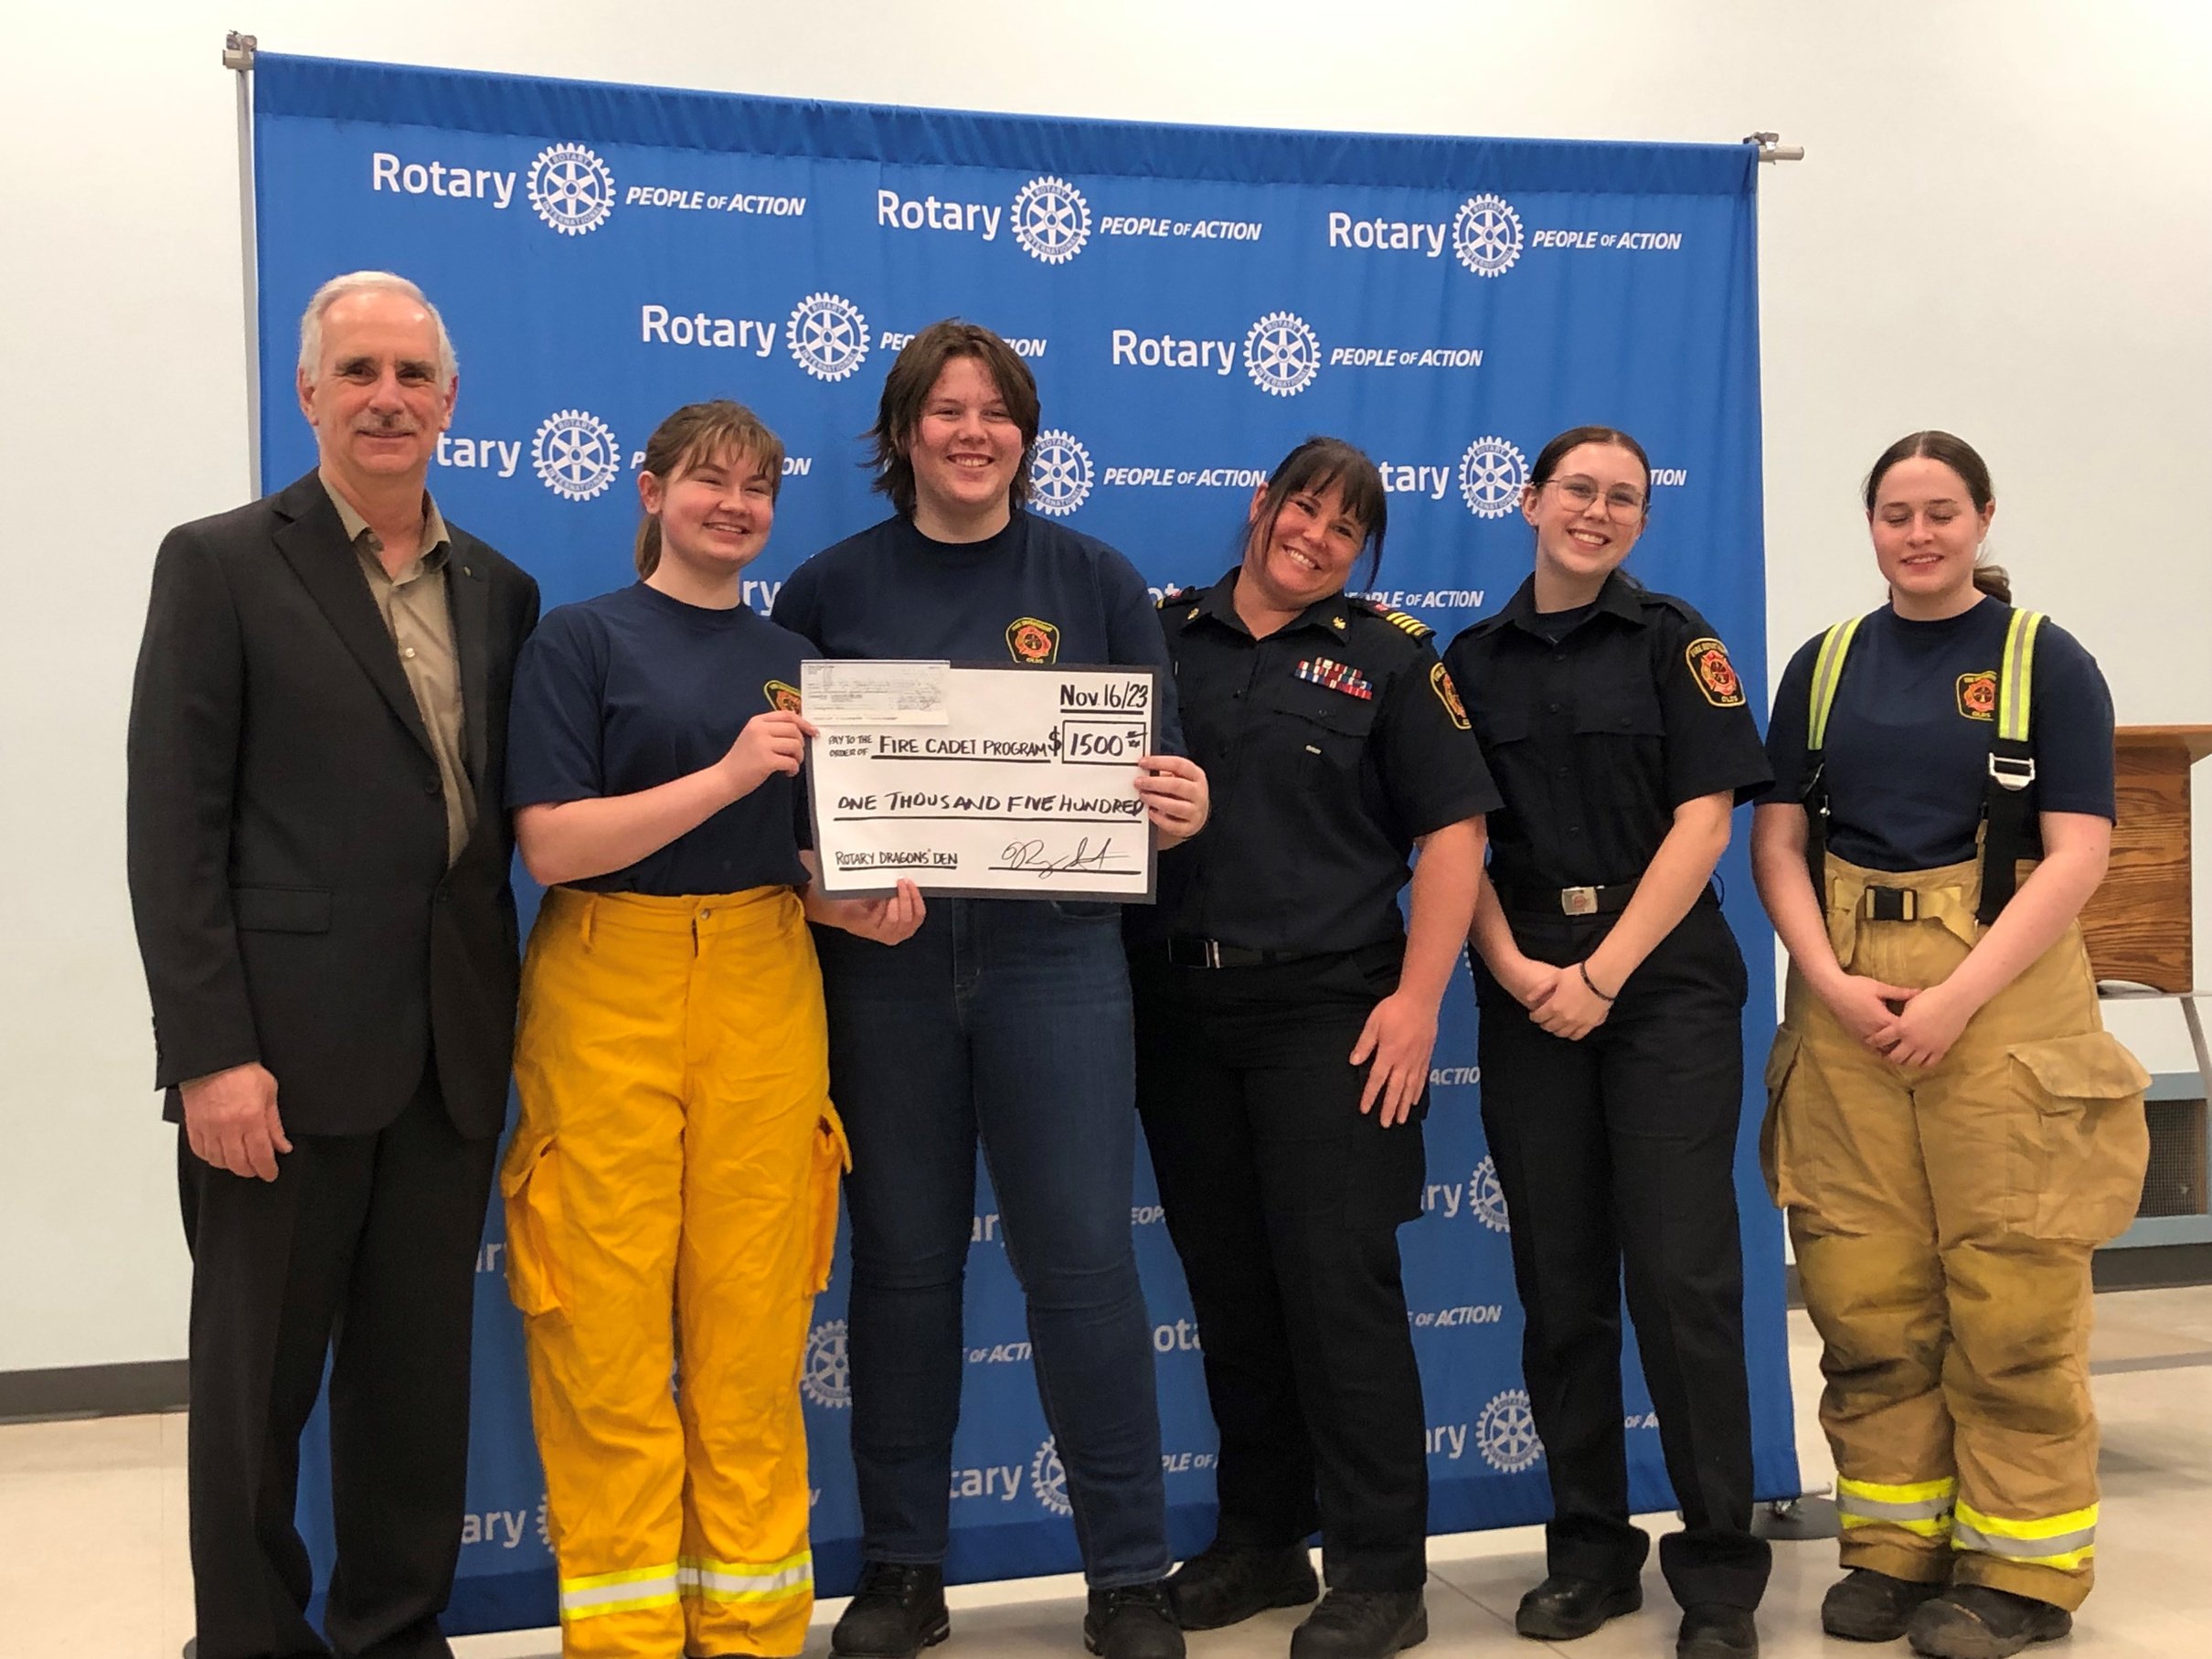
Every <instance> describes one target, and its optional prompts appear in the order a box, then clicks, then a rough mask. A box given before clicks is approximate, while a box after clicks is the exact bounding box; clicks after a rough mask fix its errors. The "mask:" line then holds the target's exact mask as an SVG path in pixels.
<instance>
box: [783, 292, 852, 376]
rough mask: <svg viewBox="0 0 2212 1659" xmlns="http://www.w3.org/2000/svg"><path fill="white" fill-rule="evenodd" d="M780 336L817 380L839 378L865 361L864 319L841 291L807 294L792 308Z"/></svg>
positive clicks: (801, 364)
mask: <svg viewBox="0 0 2212 1659" xmlns="http://www.w3.org/2000/svg"><path fill="white" fill-rule="evenodd" d="M783 337H784V340H785V342H786V343H787V344H788V345H789V346H791V355H792V357H793V358H794V359H796V361H797V362H798V365H799V367H801V368H803V369H804V370H806V372H807V373H808V374H810V375H812V376H814V378H815V379H817V380H842V379H844V378H845V377H846V376H847V375H849V374H851V373H852V372H853V371H854V370H855V369H856V368H858V367H860V366H861V364H862V363H864V362H866V361H867V355H868V320H867V318H866V317H864V316H862V315H861V314H860V307H859V306H857V305H856V304H854V303H852V301H850V300H848V299H846V298H845V296H844V295H843V294H835V293H810V294H808V295H807V296H806V298H804V299H803V300H801V301H800V302H799V303H797V304H796V305H794V306H792V313H791V321H790V322H789V323H788V324H786V325H785V327H784V331H783Z"/></svg>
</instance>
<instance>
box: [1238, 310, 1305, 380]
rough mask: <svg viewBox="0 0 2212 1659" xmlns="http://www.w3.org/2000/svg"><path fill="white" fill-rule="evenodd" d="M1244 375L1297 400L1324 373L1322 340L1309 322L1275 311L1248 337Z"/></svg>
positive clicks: (1284, 312) (1289, 313)
mask: <svg viewBox="0 0 2212 1659" xmlns="http://www.w3.org/2000/svg"><path fill="white" fill-rule="evenodd" d="M1244 372H1245V373H1246V374H1248V375H1250V377H1251V378H1252V384H1253V385H1254V386H1257V387H1258V388H1260V390H1261V391H1263V392H1266V393H1268V394H1270V395H1271V396H1272V397H1277V398H1295V397H1296V396H1297V395H1298V394H1299V393H1300V392H1302V391H1303V390H1305V388H1307V387H1309V386H1311V385H1313V377H1314V376H1315V375H1317V374H1319V373H1320V372H1321V339H1320V336H1319V335H1315V334H1314V332H1313V330H1312V329H1311V328H1309V327H1307V326H1306V323H1305V319H1304V318H1303V317H1301V316H1297V315H1295V314H1292V313H1291V312H1287V311H1271V312H1269V313H1268V314H1267V315H1265V316H1264V317H1261V318H1260V320H1259V321H1258V322H1257V323H1255V324H1252V325H1251V327H1250V330H1249V331H1247V333H1246V334H1245V336H1244Z"/></svg>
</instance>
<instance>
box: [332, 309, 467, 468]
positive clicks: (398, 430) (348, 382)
mask: <svg viewBox="0 0 2212 1659" xmlns="http://www.w3.org/2000/svg"><path fill="white" fill-rule="evenodd" d="M298 386H299V394H300V408H301V409H302V410H303V412H304V413H305V415H306V416H307V420H308V424H309V425H311V426H313V427H314V429H315V447H316V449H317V450H318V451H319V452H320V453H321V456H322V464H323V467H324V471H326V472H328V473H332V474H333V475H334V476H335V477H336V478H337V479H338V480H339V482H340V483H341V484H346V485H348V486H350V488H351V492H352V493H354V494H356V495H358V494H361V493H363V492H364V491H374V490H378V489H381V488H384V487H386V486H387V485H388V483H389V481H391V480H393V479H405V478H408V477H409V476H411V477H412V478H413V480H414V481H415V483H416V484H417V485H418V487H419V486H420V483H421V480H422V478H423V476H424V474H425V473H427V472H428V471H429V469H430V463H431V455H432V453H433V452H435V451H436V450H437V447H438V436H439V434H440V433H441V432H442V431H445V429H446V424H447V422H449V421H450V420H452V416H453V399H454V396H455V394H456V393H457V392H458V391H459V390H460V386H461V382H460V378H459V377H457V376H456V377H454V378H450V379H442V380H441V377H440V375H439V372H438V325H437V324H436V323H435V322H434V321H433V320H432V319H431V314H430V313H429V312H428V311H426V310H425V309H423V307H422V305H421V303H420V302H419V301H416V300H413V299H410V298H409V297H408V296H407V295H405V294H402V293H397V292H391V291H389V290H384V289H368V290H366V291H363V292H356V293H349V294H346V295H344V296H343V297H341V298H339V299H337V300H335V301H333V302H332V303H331V305H330V308H329V309H328V310H327V311H325V312H324V314H323V346H322V352H321V356H320V359H319V361H318V362H317V363H316V364H315V366H314V372H313V375H312V376H311V375H310V374H309V371H308V370H306V369H304V368H303V369H301V370H300V371H299V379H298Z"/></svg>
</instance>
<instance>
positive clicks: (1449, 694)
mask: <svg viewBox="0 0 2212 1659" xmlns="http://www.w3.org/2000/svg"><path fill="white" fill-rule="evenodd" d="M1429 689H1430V690H1431V691H1433V692H1435V693H1436V700H1437V701H1438V702H1440V703H1441V704H1442V705H1443V706H1444V712H1445V713H1446V714H1448V715H1450V716H1451V717H1452V724H1453V725H1454V726H1456V727H1458V728H1460V729H1461V730H1462V731H1467V730H1469V729H1471V728H1470V727H1469V726H1468V724H1467V707H1466V705H1465V704H1463V703H1462V702H1461V701H1460V691H1459V687H1458V686H1454V685H1453V684H1452V675H1451V674H1450V673H1449V672H1448V671H1447V670H1446V669H1445V667H1444V665H1443V664H1441V663H1432V664H1430V667H1429Z"/></svg>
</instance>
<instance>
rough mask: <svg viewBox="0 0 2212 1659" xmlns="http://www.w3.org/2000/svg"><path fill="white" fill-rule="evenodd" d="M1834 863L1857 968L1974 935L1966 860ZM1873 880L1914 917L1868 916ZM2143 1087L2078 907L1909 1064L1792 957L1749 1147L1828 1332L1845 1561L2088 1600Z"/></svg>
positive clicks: (1937, 951) (1910, 960)
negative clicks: (2102, 1280)
mask: <svg viewBox="0 0 2212 1659" xmlns="http://www.w3.org/2000/svg"><path fill="white" fill-rule="evenodd" d="M1827 872H1828V878H1827V883H1826V887H1827V891H1826V894H1825V902H1826V908H1827V917H1828V937H1829V941H1830V942H1831V943H1832V944H1834V947H1835V954H1836V960H1837V961H1838V962H1841V963H1842V964H1843V965H1844V967H1845V968H1846V969H1848V970H1849V971H1850V972H1852V973H1860V974H1865V975H1867V976H1869V977H1871V978H1875V979H1879V980H1883V981H1886V982H1888V984H1895V985H1902V986H1911V987H1925V986H1928V985H1932V984H1939V983H1940V982H1941V981H1942V980H1943V979H1944V978H1945V977H1946V976H1947V975H1949V974H1950V973H1951V971H1952V970H1953V969H1955V968H1956V967H1957V966H1958V965H1959V963H1960V962H1962V961H1963V960H1964V959H1965V956H1966V953H1967V952H1968V951H1969V950H1970V949H1971V948H1972V947H1973V943H1974V941H1976V940H1977V939H1979V938H1980V937H1981V934H1982V931H1983V930H1982V929H1981V927H1980V926H1979V925H1978V924H1977V923H1976V921H1975V920H1974V907H1975V904H1976V901H1977V899H1978V897H1979V893H1980V872H1979V866H1978V865H1977V864H1975V863H1971V862H1970V863H1966V864H1960V865H1952V866H1949V867H1945V868H1942V869H1936V870H1922V871H1918V872H1915V873H1913V874H1909V875H1893V874H1888V873H1886V872H1881V871H1876V870H1866V869H1860V868H1859V867H1856V866H1855V865H1850V864H1846V863H1845V862H1844V861H1843V860H1841V859H1839V858H1836V857H1834V856H1831V857H1830V858H1829V860H1828V867H1827ZM1870 888H1896V889H1902V890H1904V891H1905V892H1906V893H1907V894H1909V896H1910V897H1909V898H1908V899H1902V900H1889V901H1887V905H1886V907H1885V908H1891V907H1909V909H1910V911H1911V914H1912V915H1913V918H1914V919H1913V920H1875V919H1874V917H1873V915H1872V914H1871V912H1872V910H1873V909H1874V908H1875V906H1876V904H1877V900H1876V899H1871V898H1869V897H1868V893H1869V889H1870ZM2149 1081H2150V1079H2149V1077H2148V1076H2147V1075H2146V1074H2145V1073H2144V1071H2143V1068H2142V1067H2141V1066H2140V1065H2138V1064H2137V1063H2136V1061H2135V1058H2134V1057H2133V1056H2132V1055H2131V1054H2129V1053H2128V1051H2127V1050H2126V1049H2125V1048H2122V1047H2121V1045H2120V1043H2119V1041H2118V1039H2117V1038H2115V1037H2112V1036H2111V1035H2110V1034H2109V1033H2107V1032H2106V1031H2105V1030H2104V1029H2103V1026H2102V1022H2101V1021H2100V1017H2099V1016H2098V1011H2097V999H2096V986H2095V984H2094V982H2093V980H2092V979H2091V977H2090V965H2089V954H2088V952H2087V951H2086V950H2085V949H2084V948H2083V946H2082V942H2081V932H2080V930H2079V928H2078V927H2068V929H2067V931H2066V932H2065V934H2064V935H2063V936H2062V937H2061V938H2060V939H2059V940H2058V942H2057V943H2056V944H2054V945H2052V946H2051V948H2050V949H2049V950H2048V951H2047V952H2044V954H2043V955H2042V956H2041V957H2039V958H2038V959H2037V961H2036V962H2033V963H2031V964H2030V965H2029V967H2028V968H2027V969H2026V972H2025V973H2022V974H2021V975H2020V977H2019V978H2018V979H2016V980H2015V981H2014V982H2013V984H2010V985H2009V986H2007V987H2006V988H2005V990H2004V991H2003V992H2001V993H1999V994H1997V995H1996V996H1995V997H1994V998H1992V999H1991V1000H1990V1002H1989V1003H1988V1004H1987V1005H1984V1006H1983V1008H1982V1009H1981V1010H1980V1012H1978V1013H1977V1014H1975V1015H1974V1016H1973V1018H1972V1019H1971V1020H1969V1021H1968V1022H1967V1025H1966V1029H1965V1031H1964V1033H1963V1034H1962V1036H1961V1037H1960V1038H1959V1040H1958V1041H1957V1042H1956V1043H1955V1044H1953V1045H1952V1047H1951V1051H1950V1052H1949V1053H1948V1054H1946V1055H1945V1056H1944V1057H1943V1058H1942V1060H1941V1062H1940V1063H1939V1064H1937V1065H1936V1066H1934V1067H1932V1068H1929V1069H1918V1068H1907V1067H1901V1066H1897V1065H1893V1064H1891V1063H1890V1062H1889V1061H1888V1060H1886V1059H1884V1058H1881V1057H1880V1056H1879V1055H1877V1054H1876V1053H1874V1052H1873V1051H1872V1050H1871V1049H1869V1048H1866V1046H1865V1045H1864V1044H1862V1043H1860V1042H1859V1041H1858V1040H1857V1039H1856V1038H1855V1037H1852V1036H1851V1035H1850V1034H1849V1033H1848V1032H1847V1031H1845V1029H1844V1027H1843V1026H1841V1025H1840V1024H1839V1023H1838V1022H1837V1020H1836V1018H1835V1016H1834V1015H1833V1014H1832V1013H1830V1012H1829V1010H1828V1007H1827V1005H1825V1004H1824V1003H1823V1002H1822V1001H1821V1000H1820V998H1819V997H1817V996H1815V995H1814V994H1813V993H1812V991H1811V990H1810V988H1809V987H1808V986H1807V985H1806V984H1805V983H1804V981H1803V978H1802V977H1801V976H1800V975H1799V974H1798V973H1797V972H1796V970H1795V969H1794V968H1792V970H1791V973H1790V977H1789V988H1788V991H1787V994H1786V997H1785V1005H1784V1009H1783V1016H1782V1024H1781V1029H1780V1030H1779V1031H1778V1032H1777V1033H1776V1034H1775V1039H1774V1049H1773V1054H1772V1056H1771V1058H1770V1059H1769V1061H1768V1064H1767V1087H1768V1090H1769V1096H1770V1107H1769V1111H1768V1114H1767V1121H1766V1126H1765V1133H1764V1135H1763V1137H1762V1143H1761V1148H1760V1151H1761V1157H1762V1161H1763V1162H1764V1164H1765V1165H1766V1173H1767V1181H1768V1184H1769V1186H1770V1188H1771V1191H1772V1193H1773V1195H1774V1198H1775V1201H1776V1202H1777V1203H1779V1204H1781V1206H1782V1207H1784V1208H1785V1209H1787V1210H1788V1212H1789V1219H1790V1237H1791V1241H1792V1244H1793V1245H1794V1247H1795V1249H1796V1252H1797V1269H1798V1274H1799V1277H1800V1280H1801V1281H1802V1282H1803V1288H1804V1295H1805V1307H1806V1310H1807V1311H1808V1312H1809V1313H1811V1314H1812V1316H1813V1324H1814V1325H1815V1326H1816V1327H1817V1328H1818V1330H1819V1332H1820V1335H1821V1340H1822V1343H1823V1345H1824V1347H1823V1352H1822V1355H1821V1371H1822V1374H1823V1375H1824V1377H1826V1379H1827V1387H1826V1388H1825V1389H1824V1392H1823V1394H1822V1396H1821V1408H1820V1416H1821V1426H1822V1427H1823V1428H1824V1429H1825V1430H1827V1435H1828V1442H1829V1444H1830V1446H1831V1447H1833V1448H1834V1453H1835V1466H1836V1473H1837V1482H1836V1488H1837V1494H1836V1506H1837V1508H1838V1509H1839V1510H1840V1511H1841V1513H1842V1519H1843V1526H1844V1532H1843V1560H1844V1565H1845V1567H1868V1568H1872V1569H1875V1570H1877V1571H1878V1572H1885V1573H1888V1574H1890V1575H1891V1576H1893V1577H1896V1578H1900V1579H1913V1580H1916V1581H1919V1582H1924V1583H1925V1582H1940V1581H1942V1580H1944V1579H1949V1580H1950V1581H1951V1582H1953V1583H1960V1584H1983V1585H1989V1586H1992V1587H1994V1588H1995V1589H1998V1590H2011V1591H2013V1592H2014V1593H2015V1594H2018V1595H2023V1596H2031V1597H2034V1598H2036V1599H2037V1600H2038V1601H2047V1602H2051V1603H2053V1604H2055V1605H2057V1606H2059V1607H2063V1608H2068V1609H2071V1608H2074V1607H2078V1606H2079V1605H2080V1603H2081V1601H2082V1599H2083V1598H2084V1597H2086V1596H2087V1595H2088V1594H2089V1591H2090V1579H2091V1573H2092V1569H2091V1565H2090V1563H2091V1558H2092V1557H2093V1555H2094V1553H2095V1549H2096V1531H2097V1422H2096V1418H2095V1415H2094V1413H2093V1411H2092V1409H2091V1407H2090V1387H2089V1355H2088V1346H2089V1328H2090V1251H2091V1250H2093V1249H2094V1248H2095V1247H2096V1246H2097V1245H2098V1244H2100V1243H2101V1242H2102V1241H2103V1240H2105V1239H2110V1238H2111V1237H2113V1236H2114V1235H2115V1234H2117V1233H2119V1232H2120V1231H2121V1230H2122V1228H2125V1227H2126V1226H2127V1224H2128V1222H2129V1220H2130V1219H2131V1218H2132V1217H2133V1215H2134V1213H2135V1208H2136V1205H2137V1203H2138V1201H2139V1200H2140V1198H2141V1196H2142V1193H2143V1164H2144V1161H2145V1159H2146V1157H2147V1156H2148V1154H2149V1138H2148V1135H2147V1133H2146V1131H2145V1128H2144V1123H2143V1089H2144V1088H2145V1086H2146V1085H2147V1084H2148V1083H2149Z"/></svg>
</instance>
